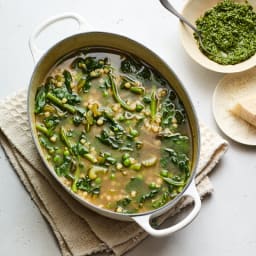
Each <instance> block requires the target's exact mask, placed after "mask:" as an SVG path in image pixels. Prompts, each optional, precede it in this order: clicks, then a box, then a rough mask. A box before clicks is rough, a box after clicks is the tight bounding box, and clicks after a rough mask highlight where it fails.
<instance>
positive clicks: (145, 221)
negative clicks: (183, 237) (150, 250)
mask: <svg viewBox="0 0 256 256" xmlns="http://www.w3.org/2000/svg"><path fill="white" fill-rule="evenodd" d="M184 196H190V197H192V198H193V200H194V208H193V209H192V211H191V212H190V213H189V214H188V215H187V216H186V217H185V218H184V219H183V220H181V221H180V222H179V223H177V224H175V225H174V226H171V227H168V228H164V229H155V228H153V227H152V226H151V224H150V221H151V219H152V218H154V217H157V216H158V215H159V214H157V212H156V213H153V214H148V215H142V216H135V217H132V218H133V220H134V221H135V222H136V223H137V224H139V226H141V227H142V228H143V229H144V230H145V231H146V232H147V233H149V234H150V235H152V236H155V237H162V236H167V235H171V234H172V233H174V232H176V231H178V230H181V229H182V228H184V227H185V226H187V225H188V224H189V223H190V222H192V221H193V220H194V219H195V217H196V216H197V214H198V213H199V211H200V208H201V199H200V196H199V194H198V192H197V189H196V186H195V182H194V181H192V183H191V184H190V186H189V187H188V189H187V190H186V191H185V192H184V194H183V197H184Z"/></svg>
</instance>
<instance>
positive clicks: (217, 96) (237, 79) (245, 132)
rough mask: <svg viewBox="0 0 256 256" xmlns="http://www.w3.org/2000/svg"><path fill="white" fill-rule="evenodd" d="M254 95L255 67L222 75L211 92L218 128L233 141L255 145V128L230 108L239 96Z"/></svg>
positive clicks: (255, 85) (255, 83)
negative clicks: (234, 113) (212, 92)
mask: <svg viewBox="0 0 256 256" xmlns="http://www.w3.org/2000/svg"><path fill="white" fill-rule="evenodd" d="M248 95H250V96H253V95H256V67H255V68H252V69H250V70H247V71H244V72H241V73H235V74H229V75H226V76H224V77H223V78H222V79H221V80H220V82H219V83H218V85H217V87H216V89H215V92H214V94H213V114H214V117H215V120H216V122H217V124H218V126H219V128H220V129H221V130H222V131H223V132H224V133H225V134H226V135H227V136H229V137H230V138H231V139H233V140H234V141H237V142H240V143H242V144H246V145H253V146H255V145H256V128H255V127H253V126H252V125H250V124H249V123H247V122H245V121H243V120H242V119H241V118H239V117H236V116H235V115H233V114H232V113H231V112H230V109H231V108H232V107H233V106H234V105H235V104H236V101H237V100H238V99H239V98H242V97H246V96H248Z"/></svg>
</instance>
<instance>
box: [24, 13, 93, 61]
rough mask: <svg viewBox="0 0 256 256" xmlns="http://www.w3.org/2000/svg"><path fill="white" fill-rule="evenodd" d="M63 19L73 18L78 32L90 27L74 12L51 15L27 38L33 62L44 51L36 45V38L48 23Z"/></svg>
mask: <svg viewBox="0 0 256 256" xmlns="http://www.w3.org/2000/svg"><path fill="white" fill-rule="evenodd" d="M65 19H73V20H75V21H77V23H78V25H79V27H78V31H79V32H85V31H88V30H90V29H91V26H90V25H89V24H88V23H87V22H86V21H85V19H84V18H83V17H82V16H81V15H79V14H76V13H63V14H60V15H56V16H53V17H51V18H49V19H47V20H45V21H44V22H42V24H40V25H39V26H38V27H37V28H36V29H35V30H34V32H33V33H32V35H31V36H30V38H29V48H30V51H31V54H32V56H33V59H34V62H35V63H37V61H38V60H39V59H40V57H41V56H42V55H43V54H44V51H43V50H42V49H39V48H38V47H37V46H36V42H35V41H36V39H37V38H38V36H39V35H40V33H41V32H42V31H44V30H45V29H46V28H48V27H49V26H50V25H52V24H53V23H55V22H58V21H61V20H65Z"/></svg>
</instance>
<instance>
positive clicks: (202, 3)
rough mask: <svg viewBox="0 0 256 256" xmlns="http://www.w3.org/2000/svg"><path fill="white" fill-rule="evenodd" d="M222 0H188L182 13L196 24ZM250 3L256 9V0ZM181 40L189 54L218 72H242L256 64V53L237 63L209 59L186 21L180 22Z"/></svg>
mask: <svg viewBox="0 0 256 256" xmlns="http://www.w3.org/2000/svg"><path fill="white" fill-rule="evenodd" d="M221 1H222V0H188V1H187V3H186V4H185V6H184V8H183V10H182V15H183V16H184V17H186V19H187V20H188V21H190V22H191V23H192V24H194V25H195V22H196V20H197V19H198V18H199V17H201V16H203V15H204V13H205V12H206V11H207V10H209V9H211V8H212V7H214V6H215V5H216V4H217V3H219V2H221ZM235 2H239V3H245V0H235ZM248 3H249V4H250V5H252V6H253V8H254V10H256V1H255V0H248ZM180 33H181V41H182V44H183V47H184V48H185V50H186V52H187V53H188V55H189V56H190V57H191V58H192V59H193V60H195V61H196V62H197V63H198V64H200V65H201V66H203V67H205V68H207V69H209V70H212V71H216V72H221V73H234V72H241V71H244V70H247V69H249V68H252V67H254V66H255V65H256V54H255V55H254V56H252V57H251V58H249V59H248V60H246V61H243V62H241V63H238V64H235V65H221V64H218V63H216V62H214V61H212V60H210V59H208V58H207V57H206V56H205V55H204V54H203V53H202V52H201V51H200V50H199V47H198V43H197V41H196V40H195V39H194V35H193V30H191V29H190V28H189V27H188V26H187V25H185V24H184V23H182V22H181V23H180Z"/></svg>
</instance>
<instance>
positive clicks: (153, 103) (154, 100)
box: [150, 87, 158, 119]
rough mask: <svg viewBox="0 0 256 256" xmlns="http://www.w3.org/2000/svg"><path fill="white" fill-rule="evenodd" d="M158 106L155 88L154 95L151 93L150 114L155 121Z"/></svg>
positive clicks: (154, 89) (154, 88)
mask: <svg viewBox="0 0 256 256" xmlns="http://www.w3.org/2000/svg"><path fill="white" fill-rule="evenodd" d="M157 104H158V98H157V95H156V87H153V89H152V93H151V102H150V113H151V118H152V119H155V116H156V113H157Z"/></svg>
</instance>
